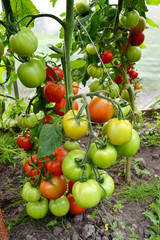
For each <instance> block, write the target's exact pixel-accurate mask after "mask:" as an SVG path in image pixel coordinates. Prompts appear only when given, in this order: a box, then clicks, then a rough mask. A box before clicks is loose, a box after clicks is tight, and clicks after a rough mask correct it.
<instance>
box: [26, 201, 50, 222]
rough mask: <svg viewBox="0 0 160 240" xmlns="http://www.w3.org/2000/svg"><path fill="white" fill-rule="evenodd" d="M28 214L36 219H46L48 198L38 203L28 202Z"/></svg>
mask: <svg viewBox="0 0 160 240" xmlns="http://www.w3.org/2000/svg"><path fill="white" fill-rule="evenodd" d="M26 212H27V214H28V215H29V216H30V217H32V218H34V219H41V218H44V217H45V216H46V215H47V213H48V200H47V199H46V198H41V199H40V200H39V201H37V202H28V203H27V206H26Z"/></svg>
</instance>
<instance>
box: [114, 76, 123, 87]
mask: <svg viewBox="0 0 160 240" xmlns="http://www.w3.org/2000/svg"><path fill="white" fill-rule="evenodd" d="M115 82H116V83H117V84H118V85H119V84H121V83H122V82H123V79H122V76H121V75H118V76H117V77H116V80H115Z"/></svg>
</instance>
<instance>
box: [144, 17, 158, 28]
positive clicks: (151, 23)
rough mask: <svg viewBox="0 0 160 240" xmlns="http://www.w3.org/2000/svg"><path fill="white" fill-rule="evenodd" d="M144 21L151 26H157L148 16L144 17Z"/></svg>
mask: <svg viewBox="0 0 160 240" xmlns="http://www.w3.org/2000/svg"><path fill="white" fill-rule="evenodd" d="M146 22H147V23H148V24H149V25H150V26H151V27H157V28H158V27H159V26H158V24H157V23H155V22H153V20H151V19H150V18H146Z"/></svg>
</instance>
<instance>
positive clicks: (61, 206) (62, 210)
mask: <svg viewBox="0 0 160 240" xmlns="http://www.w3.org/2000/svg"><path fill="white" fill-rule="evenodd" d="M69 207H70V204H69V200H68V198H67V197H66V196H64V195H63V196H61V197H60V198H58V199H55V200H54V199H51V200H50V201H49V210H50V211H51V213H52V214H53V215H55V216H57V217H62V216H64V215H66V214H67V212H68V211H69Z"/></svg>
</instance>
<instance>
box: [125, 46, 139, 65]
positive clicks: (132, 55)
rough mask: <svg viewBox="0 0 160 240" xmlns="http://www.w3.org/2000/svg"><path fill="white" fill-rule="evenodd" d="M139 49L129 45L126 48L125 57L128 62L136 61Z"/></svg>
mask: <svg viewBox="0 0 160 240" xmlns="http://www.w3.org/2000/svg"><path fill="white" fill-rule="evenodd" d="M141 55H142V52H141V49H140V48H139V47H136V46H129V47H128V48H127V50H126V57H127V60H128V61H129V62H138V61H139V60H140V59H141Z"/></svg>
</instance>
